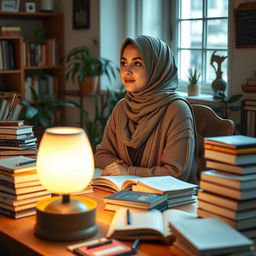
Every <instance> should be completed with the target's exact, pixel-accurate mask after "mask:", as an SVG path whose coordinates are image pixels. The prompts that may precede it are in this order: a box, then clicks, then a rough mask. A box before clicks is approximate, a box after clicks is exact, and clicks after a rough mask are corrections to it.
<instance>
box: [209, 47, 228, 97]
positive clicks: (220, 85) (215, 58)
mask: <svg viewBox="0 0 256 256" xmlns="http://www.w3.org/2000/svg"><path fill="white" fill-rule="evenodd" d="M216 52H217V50H215V51H214V52H213V53H212V56H211V66H212V67H213V68H214V71H215V73H216V78H215V80H213V82H212V85H211V86H212V90H213V93H214V97H215V98H218V96H217V95H218V92H219V91H220V92H223V93H224V92H225V90H226V87H227V83H226V82H225V81H224V80H223V79H222V73H223V72H222V71H221V63H222V62H223V61H224V60H225V59H226V58H227V57H228V56H219V55H216V54H215V53H216ZM215 62H216V63H217V65H218V68H216V67H215V65H214V63H215Z"/></svg>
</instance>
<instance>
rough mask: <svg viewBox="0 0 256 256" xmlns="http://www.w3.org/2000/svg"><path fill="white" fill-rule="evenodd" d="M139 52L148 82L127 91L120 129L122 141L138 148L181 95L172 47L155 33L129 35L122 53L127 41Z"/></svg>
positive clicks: (123, 46)
mask: <svg viewBox="0 0 256 256" xmlns="http://www.w3.org/2000/svg"><path fill="white" fill-rule="evenodd" d="M130 43H131V44H133V45H134V46H135V47H136V48H137V50H138V51H139V53H140V55H141V58H142V61H143V62H144V66H145V69H146V75H147V77H146V81H147V82H146V84H145V86H144V87H143V88H142V89H140V90H139V91H136V92H127V93H126V96H125V100H124V105H123V113H122V115H121V117H120V118H121V119H120V125H121V129H120V130H119V131H118V132H119V133H120V137H121V140H122V142H123V143H125V144H126V145H127V146H128V147H132V148H134V149H137V148H139V147H141V145H142V144H143V143H145V141H146V140H147V139H148V137H149V136H150V134H151V133H152V131H153V130H154V129H155V128H156V126H157V124H158V123H159V122H160V120H161V118H162V117H163V115H164V114H165V111H166V109H167V107H168V105H169V103H170V102H172V101H174V100H176V99H178V98H180V97H179V96H178V94H177V93H176V92H175V90H176V88H177V86H178V81H177V67H176V64H175V59H174V55H173V53H172V51H171V49H170V47H169V46H168V45H167V44H166V43H165V42H163V41H161V40H160V39H158V38H155V37H152V36H144V35H141V36H137V37H136V38H134V39H132V38H126V39H125V40H124V42H123V44H122V45H121V56H122V53H123V51H124V49H125V47H126V46H127V44H130Z"/></svg>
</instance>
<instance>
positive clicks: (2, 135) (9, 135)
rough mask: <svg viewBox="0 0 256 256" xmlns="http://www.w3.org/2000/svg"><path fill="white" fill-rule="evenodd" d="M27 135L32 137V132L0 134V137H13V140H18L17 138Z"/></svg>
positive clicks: (23, 137) (24, 137)
mask: <svg viewBox="0 0 256 256" xmlns="http://www.w3.org/2000/svg"><path fill="white" fill-rule="evenodd" d="M29 137H34V133H26V134H18V135H16V134H0V139H7V140H9V139H13V140H19V139H26V138H29Z"/></svg>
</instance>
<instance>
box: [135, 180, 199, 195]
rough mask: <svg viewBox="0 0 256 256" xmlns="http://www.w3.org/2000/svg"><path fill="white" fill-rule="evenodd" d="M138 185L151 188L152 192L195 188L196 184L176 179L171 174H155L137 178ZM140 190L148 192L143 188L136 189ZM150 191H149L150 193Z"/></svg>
mask: <svg viewBox="0 0 256 256" xmlns="http://www.w3.org/2000/svg"><path fill="white" fill-rule="evenodd" d="M137 181H138V185H139V186H140V188H143V187H145V189H147V190H148V188H150V189H152V192H155V193H159V192H176V191H182V190H187V189H193V188H196V187H197V185H195V184H191V183H188V182H185V181H182V180H179V179H176V178H174V177H172V176H157V177H143V178H137ZM137 191H140V192H149V191H143V190H137ZM152 192H151V193H152Z"/></svg>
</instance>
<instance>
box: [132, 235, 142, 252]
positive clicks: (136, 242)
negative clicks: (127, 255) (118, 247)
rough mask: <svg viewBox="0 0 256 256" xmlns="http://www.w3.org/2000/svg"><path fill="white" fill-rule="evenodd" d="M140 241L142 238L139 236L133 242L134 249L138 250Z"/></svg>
mask: <svg viewBox="0 0 256 256" xmlns="http://www.w3.org/2000/svg"><path fill="white" fill-rule="evenodd" d="M139 242H140V239H139V238H137V239H136V240H135V241H134V242H133V244H132V250H135V251H136V250H137V248H138V245H139Z"/></svg>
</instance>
